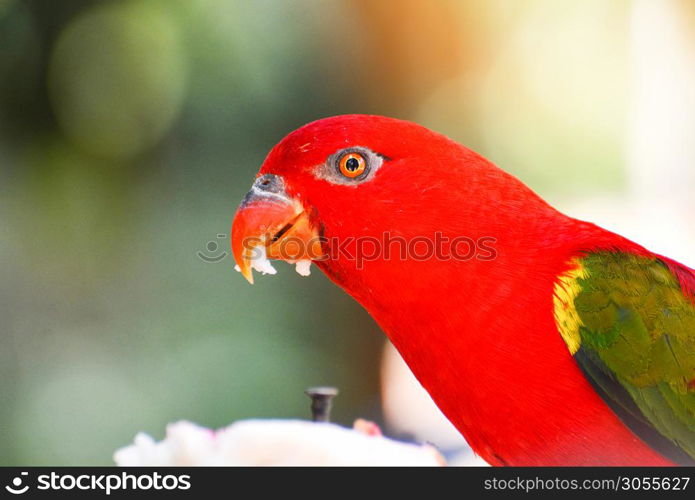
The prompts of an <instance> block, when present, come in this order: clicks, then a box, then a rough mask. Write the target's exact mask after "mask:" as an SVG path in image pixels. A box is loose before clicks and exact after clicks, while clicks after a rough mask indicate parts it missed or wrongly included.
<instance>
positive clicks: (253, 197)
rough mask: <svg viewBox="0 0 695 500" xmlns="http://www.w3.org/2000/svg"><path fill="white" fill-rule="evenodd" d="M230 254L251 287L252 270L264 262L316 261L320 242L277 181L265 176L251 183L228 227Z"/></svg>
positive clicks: (295, 204)
mask: <svg viewBox="0 0 695 500" xmlns="http://www.w3.org/2000/svg"><path fill="white" fill-rule="evenodd" d="M231 239H232V241H231V244H232V253H233V254H234V260H236V263H237V266H239V270H240V271H241V274H242V275H243V276H244V278H246V280H247V281H248V282H249V283H251V284H253V269H257V270H259V269H260V270H262V269H263V266H264V265H267V262H265V261H266V259H277V260H284V261H288V262H290V263H293V262H296V261H299V260H318V259H320V258H321V256H322V255H323V251H322V249H321V240H320V238H319V233H318V231H317V230H316V228H314V227H313V225H312V223H311V220H310V218H309V214H307V212H306V211H305V209H304V207H303V206H302V204H301V203H299V201H297V200H296V199H293V198H290V197H289V196H288V195H287V193H286V192H285V189H284V181H283V180H282V178H281V177H279V176H277V175H273V174H266V175H264V176H261V177H259V178H258V179H256V182H254V184H253V186H252V187H251V190H250V191H249V192H248V193H247V195H246V197H244V200H243V201H242V202H241V205H240V206H239V208H238V209H237V212H236V215H235V216H234V222H233V223H232V237H231Z"/></svg>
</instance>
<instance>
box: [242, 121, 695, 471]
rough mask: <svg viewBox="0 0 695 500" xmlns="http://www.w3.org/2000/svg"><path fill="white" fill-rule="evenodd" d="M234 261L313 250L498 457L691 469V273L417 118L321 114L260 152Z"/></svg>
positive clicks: (250, 262)
mask: <svg viewBox="0 0 695 500" xmlns="http://www.w3.org/2000/svg"><path fill="white" fill-rule="evenodd" d="M231 239H232V242H231V243H232V251H233V254H234V256H235V259H236V262H237V265H238V267H239V270H240V271H241V272H242V273H243V275H244V276H245V277H246V278H247V279H248V280H249V281H250V282H253V278H252V268H256V269H259V270H266V271H267V270H269V268H268V267H267V266H268V264H269V263H268V262H267V261H266V260H265V259H266V258H271V259H281V260H285V261H289V262H297V261H300V262H304V261H306V260H307V259H310V260H313V261H314V263H316V265H318V267H319V268H320V269H321V270H322V271H323V272H324V273H325V274H326V275H327V276H328V277H329V278H330V279H331V280H332V281H333V282H335V283H336V284H338V285H339V286H340V287H342V288H343V289H344V290H345V291H346V292H347V293H349V294H350V295H351V296H352V297H354V298H355V299H356V300H357V301H358V302H359V303H360V304H361V305H362V306H363V307H364V308H365V309H366V310H367V311H368V312H369V314H370V315H371V316H372V317H373V318H374V319H375V320H376V322H377V323H378V324H379V326H380V327H381V328H382V329H383V331H384V332H385V333H386V335H387V336H388V337H389V339H390V340H391V342H392V343H393V345H394V346H395V347H396V348H397V349H398V351H399V352H400V354H401V355H402V357H403V359H404V360H405V361H406V363H407V364H408V366H409V367H410V369H411V370H412V371H413V373H414V374H415V376H416V377H417V379H418V380H419V381H420V383H421V384H422V385H423V386H424V388H425V389H426V390H427V391H428V392H429V394H430V395H431V396H432V398H433V400H434V401H435V403H436V404H437V405H438V406H439V408H440V409H441V410H442V411H443V413H444V414H445V415H446V416H447V418H448V419H449V420H450V421H451V422H452V423H453V424H454V425H455V426H456V427H457V428H458V430H459V431H460V432H461V433H462V434H463V436H464V437H465V438H466V440H467V441H468V443H469V444H470V445H471V447H472V448H473V450H474V451H475V452H476V453H477V454H478V455H479V456H481V457H482V458H483V459H484V460H486V461H487V462H489V463H490V464H492V465H513V466H521V465H545V466H549V465H674V464H690V465H692V464H695V271H693V270H692V269H690V268H688V267H686V266H684V265H681V264H679V263H677V262H674V261H673V260H671V259H668V258H666V257H663V256H660V255H656V254H654V253H652V252H650V251H649V250H647V249H645V248H643V247H642V246H640V245H638V244H636V243H633V242H632V241H630V240H628V239H626V238H624V237H622V236H619V235H617V234H614V233H612V232H609V231H607V230H605V229H602V228H600V227H598V226H596V225H594V224H591V223H588V222H583V221H580V220H576V219H573V218H571V217H568V216H566V215H564V214H562V213H560V212H558V211H557V210H555V209H554V208H553V207H551V206H550V205H549V204H548V203H546V202H545V201H544V200H543V199H541V198H540V197H539V196H538V195H537V194H536V193H534V192H533V191H532V190H531V189H529V188H528V187H527V186H526V185H524V184H523V183H522V182H521V181H520V180H518V179H517V178H515V177H513V176H512V175H510V174H508V173H506V172H504V171H503V170H501V169H499V168H498V167H496V166H495V165H493V164H492V163H490V162H489V161H488V160H486V159H485V158H483V157H481V156H480V155H478V154H476V153H475V152H473V151H471V150H470V149H467V148H466V147H464V146H462V145H460V144H458V143H457V142H454V141H452V140H451V139H449V138H447V137H445V136H443V135H440V134H438V133H435V132H432V131H430V130H428V129H426V128H424V127H422V126H419V125H417V124H414V123H410V122H406V121H401V120H396V119H392V118H386V117H380V116H371V115H346V116H336V117H331V118H326V119H323V120H319V121H316V122H313V123H310V124H308V125H305V126H304V127H302V128H300V129H298V130H296V131H294V132H292V133H290V134H289V135H288V136H287V137H285V138H284V139H283V140H282V141H281V142H280V143H279V144H277V145H276V146H275V147H274V148H273V149H272V150H271V151H270V153H269V154H268V156H267V158H266V160H265V161H264V163H263V165H262V167H261V169H260V172H259V173H258V176H257V178H256V180H255V182H254V184H253V186H252V188H251V191H249V193H248V194H247V195H246V197H245V198H244V200H243V201H242V203H241V205H240V206H239V208H238V210H237V213H236V216H235V218H234V222H233V226H232V236H231Z"/></svg>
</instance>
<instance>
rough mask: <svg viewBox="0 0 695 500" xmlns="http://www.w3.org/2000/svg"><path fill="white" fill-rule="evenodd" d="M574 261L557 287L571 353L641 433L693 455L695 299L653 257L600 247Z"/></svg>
mask: <svg viewBox="0 0 695 500" xmlns="http://www.w3.org/2000/svg"><path fill="white" fill-rule="evenodd" d="M574 264H575V266H574V269H573V270H572V271H571V272H569V273H568V274H566V275H563V276H561V277H560V278H559V281H558V285H557V287H556V290H555V292H556V297H555V317H556V321H557V325H558V329H559V330H560V333H561V334H562V337H563V339H564V340H565V342H566V343H567V345H568V348H569V349H570V352H572V354H573V355H574V357H575V359H576V360H577V362H578V363H579V364H580V367H581V368H582V369H583V371H584V373H585V374H586V375H587V377H589V379H590V381H591V382H592V383H593V384H594V386H595V387H597V389H599V393H600V394H601V395H602V396H603V397H604V399H607V402H608V403H609V404H610V405H611V407H612V408H613V409H614V410H616V413H618V415H619V416H621V418H622V417H625V418H623V421H625V422H626V423H628V422H627V421H628V420H630V421H633V422H636V424H635V427H633V426H632V425H630V427H631V428H633V430H635V431H636V428H637V427H639V428H640V429H641V431H640V432H637V431H636V433H637V434H638V435H640V437H643V438H644V437H645V436H644V435H643V434H644V429H645V428H646V429H651V430H653V431H655V434H657V437H658V440H661V441H662V442H663V441H665V442H667V443H668V444H669V445H670V446H671V447H673V448H676V450H675V451H674V453H671V456H674V454H675V455H676V460H677V461H679V462H684V461H689V460H693V459H695V304H694V303H693V302H692V300H691V299H690V298H689V297H687V296H686V294H685V291H684V289H683V288H682V287H681V284H680V283H679V281H678V279H677V277H676V276H674V274H673V273H672V272H671V270H670V269H669V267H668V266H666V265H665V264H664V262H662V261H661V260H659V259H658V258H650V257H642V256H636V255H632V254H628V253H624V252H609V251H605V252H596V253H591V254H587V255H585V256H584V257H581V258H578V259H576V262H575V263H574ZM664 438H665V439H664ZM645 441H648V442H649V440H648V439H645ZM655 447H656V448H663V446H661V447H659V446H655ZM659 451H662V449H659ZM683 457H685V460H684V459H683Z"/></svg>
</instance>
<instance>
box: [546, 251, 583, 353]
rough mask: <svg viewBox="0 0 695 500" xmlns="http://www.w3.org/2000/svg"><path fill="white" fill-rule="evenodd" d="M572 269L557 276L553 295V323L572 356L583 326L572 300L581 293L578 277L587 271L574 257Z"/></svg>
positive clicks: (580, 341) (579, 343)
mask: <svg viewBox="0 0 695 500" xmlns="http://www.w3.org/2000/svg"><path fill="white" fill-rule="evenodd" d="M571 265H572V269H571V270H570V271H568V272H566V273H564V274H561V275H560V276H558V279H557V283H556V284H555V290H554V292H555V294H554V296H553V305H554V315H555V324H556V325H557V328H558V330H559V331H560V335H562V340H564V341H565V344H567V348H568V349H569V350H570V353H571V354H572V356H574V354H575V353H576V352H577V351H578V350H579V347H580V346H581V343H582V339H581V335H580V334H579V327H581V326H583V323H582V320H581V318H580V317H579V314H578V313H577V309H576V308H575V306H574V300H575V299H576V298H577V296H578V295H579V294H580V293H581V291H582V289H581V287H580V286H579V282H578V279H580V278H582V279H585V278H587V277H588V273H587V271H586V269H585V268H584V266H583V265H582V262H581V260H579V259H578V258H574V259H572V261H571Z"/></svg>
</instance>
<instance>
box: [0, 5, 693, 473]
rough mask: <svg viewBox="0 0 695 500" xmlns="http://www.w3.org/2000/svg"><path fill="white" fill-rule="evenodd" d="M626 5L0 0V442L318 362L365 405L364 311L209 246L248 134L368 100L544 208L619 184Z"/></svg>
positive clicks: (122, 435) (260, 406)
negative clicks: (508, 179) (488, 162)
mask: <svg viewBox="0 0 695 500" xmlns="http://www.w3.org/2000/svg"><path fill="white" fill-rule="evenodd" d="M666 3H668V4H669V5H671V7H672V8H673V9H675V10H674V12H676V13H677V14H678V15H679V16H680V17H683V16H685V18H686V19H690V20H692V17H693V9H692V8H691V5H692V4H689V3H688V2H678V1H675V2H664V4H666ZM671 7H670V8H671ZM638 8H639V6H638V5H636V2H630V1H626V0H616V1H612V2H606V1H604V0H589V1H587V2H575V1H570V0H529V1H513V0H506V1H503V0H491V1H488V2H476V1H453V0H442V1H437V2H430V1H428V0H408V1H386V0H382V1H368V0H328V1H324V0H294V1H292V2H282V1H271V0H256V1H251V0H235V1H232V0H129V1H89V0H61V1H60V2H55V1H51V0H43V1H36V0H34V1H32V0H0V271H1V274H0V279H1V281H0V464H2V465H16V464H26V465H41V464H44V465H48V464H56V465H59V464H111V463H112V461H111V455H112V453H113V451H114V450H115V449H116V448H118V447H120V446H123V445H126V444H128V443H129V442H131V441H132V438H133V436H134V435H135V433H136V432H137V431H140V430H144V431H147V432H149V433H151V434H152V435H154V436H155V437H161V436H162V433H163V429H164V426H165V424H166V423H167V422H171V421H175V420H178V419H190V420H193V421H195V422H198V423H200V424H202V425H205V426H208V427H219V426H223V425H226V424H228V423H229V422H231V421H233V420H236V419H241V418H249V417H280V418H290V417H292V418H294V417H301V418H306V417H307V416H308V399H307V398H306V397H305V396H304V395H303V393H302V391H303V390H304V388H305V387H307V386H311V385H319V384H332V385H336V386H338V387H340V389H341V394H340V396H339V397H338V399H337V400H336V405H335V411H334V419H335V420H336V421H338V422H340V423H344V424H350V423H351V421H352V419H354V418H356V417H366V418H371V419H375V420H377V421H378V422H383V418H382V412H381V407H380V393H379V391H380V387H379V363H380V356H381V348H382V345H383V336H382V334H381V333H380V332H379V330H378V328H377V327H376V325H375V324H374V323H373V322H372V321H371V319H370V318H369V317H368V316H367V315H366V313H364V312H363V311H362V310H361V309H360V308H359V306H358V305H357V304H355V303H353V302H352V301H351V299H349V298H348V297H347V296H346V295H345V294H344V293H343V292H341V291H340V290H339V289H337V288H336V287H335V286H333V285H332V284H330V283H329V282H328V281H327V279H326V278H325V277H324V276H322V275H321V274H320V273H319V272H318V271H316V270H315V271H314V273H313V274H312V275H311V277H309V278H301V277H299V276H298V275H297V274H296V273H294V271H293V270H292V269H291V268H290V267H288V266H285V265H280V266H278V267H279V271H280V272H279V274H278V275H277V276H275V277H273V278H262V279H258V280H257V284H256V285H255V286H253V287H249V286H248V285H247V284H246V283H245V281H244V280H243V279H242V278H241V276H240V275H238V274H237V273H236V272H234V270H233V261H232V259H231V257H230V256H229V255H228V254H227V252H228V250H227V248H228V240H227V238H226V235H227V234H228V231H229V226H230V224H231V220H232V216H233V213H234V210H235V208H236V205H237V204H238V202H239V200H240V199H241V197H242V196H243V194H244V193H245V192H246V190H247V189H248V187H249V186H250V183H251V180H252V178H253V176H254V174H255V173H256V171H257V169H258V167H259V166H260V164H261V162H262V161H263V158H264V157H265V155H266V153H267V152H268V151H269V149H270V148H271V147H272V146H273V145H274V144H275V143H276V142H278V141H279V140H280V139H281V138H282V137H283V136H284V135H285V134H286V133H288V132H289V131H291V130H293V129H295V128H297V127H299V126H301V125H302V124H304V123H306V122H308V121H312V120H315V119H317V118H320V117H324V116H329V115H335V114H340V113H375V114H385V115H392V116H396V117H399V118H405V119H411V120H415V121H418V122H420V123H422V124H423V125H425V126H428V127H430V128H433V129H435V130H438V131H441V132H444V133H446V134H448V135H450V136H451V137H452V138H454V139H456V140H459V141H460V142H463V143H464V144H466V145H468V146H469V147H471V148H473V149H475V150H477V151H479V152H480V153H482V154H483V155H485V156H487V157H489V158H490V159H492V160H493V161H494V162H496V163H497V164H499V165H501V166H503V167H504V168H506V169H507V170H509V171H511V172H513V173H515V174H517V175H519V176H520V177H521V178H522V179H523V180H524V181H526V182H527V183H528V184H530V185H531V186H532V187H533V188H534V189H536V190H538V191H539V192H541V193H542V194H543V195H544V196H545V197H546V198H548V199H549V200H551V201H553V202H555V203H557V204H558V205H560V206H561V207H562V208H566V209H569V210H570V211H571V206H572V205H571V203H572V200H574V199H586V198H587V197H588V196H589V194H591V196H592V197H599V198H601V199H622V198H621V197H623V198H624V197H626V196H627V194H626V193H630V192H635V191H631V190H633V188H634V186H635V185H638V186H639V185H641V184H640V182H639V179H642V178H644V176H641V177H640V176H639V175H637V174H635V175H632V173H633V170H634V172H639V169H638V168H637V167H634V168H633V166H632V165H633V164H632V163H631V162H630V144H632V143H635V142H636V143H639V144H642V141H641V140H639V131H637V132H634V133H633V132H630V130H632V129H631V128H630V127H631V124H632V123H634V122H635V121H636V120H638V118H635V115H634V112H635V109H637V110H639V103H637V104H635V102H633V101H634V96H633V93H632V91H633V90H634V88H633V84H634V81H635V78H636V77H635V75H634V72H632V71H633V70H632V69H631V68H633V67H634V64H635V61H634V54H633V55H631V54H632V52H631V51H633V50H634V44H635V40H634V39H633V37H634V36H636V35H634V23H635V22H636V21H635V16H643V17H644V16H647V17H649V13H647V14H644V13H643V14H639V13H637V14H636V13H635V10H636V9H638ZM640 19H641V18H640ZM692 32H693V30H692V23H691V22H690V24H688V25H687V26H686V27H685V28H683V33H686V34H687V35H688V36H689V37H690V38H686V39H685V41H683V40H679V41H676V42H674V43H676V44H677V45H679V46H682V45H687V44H692V40H693V38H692ZM631 33H632V34H631ZM684 57H686V56H684ZM676 108H677V109H680V108H679V107H678V106H676ZM690 114H691V115H692V114H694V113H690ZM640 120H642V118H640ZM686 130H689V131H692V129H687V127H686ZM631 134H632V135H631ZM661 168H667V167H664V166H663V165H661ZM679 169H680V170H679ZM691 170H692V164H688V166H687V167H684V166H682V165H680V164H678V165H675V166H673V171H674V172H676V174H679V173H683V175H690V174H688V172H690V171H691ZM691 178H692V177H690V179H691ZM634 179H638V181H637V182H636V183H635V182H632V181H633V180H634ZM681 179H682V178H681ZM642 184H645V182H642ZM646 184H648V185H650V186H651V185H652V184H653V183H650V182H646ZM680 184H682V182H681V183H680ZM686 185H688V184H687V183H686ZM689 186H690V191H692V184H689ZM650 189H651V188H650ZM636 192H638V193H639V190H638V191H636ZM669 192H671V191H669ZM592 199H593V198H592ZM690 207H691V208H692V205H690ZM577 210H578V211H579V212H581V210H579V209H577ZM679 210H681V209H680V208H679ZM693 212H695V211H693ZM686 227H692V226H686ZM218 235H223V236H220V237H218ZM201 255H202V257H201ZM218 257H219V260H217V258H218ZM209 260H215V261H216V262H209Z"/></svg>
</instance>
